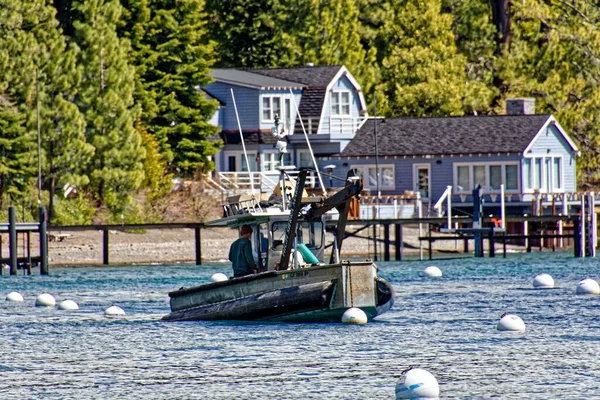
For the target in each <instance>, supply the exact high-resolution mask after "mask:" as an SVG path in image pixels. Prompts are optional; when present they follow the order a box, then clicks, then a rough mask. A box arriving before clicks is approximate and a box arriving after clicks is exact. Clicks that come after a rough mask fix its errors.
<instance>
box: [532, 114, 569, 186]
mask: <svg viewBox="0 0 600 400" xmlns="http://www.w3.org/2000/svg"><path fill="white" fill-rule="evenodd" d="M526 156H560V157H562V159H563V164H562V165H563V178H564V190H565V191H567V192H574V191H575V190H576V189H577V183H576V181H575V180H576V173H575V171H576V159H575V154H574V153H573V150H572V149H571V146H570V145H569V143H568V142H567V141H566V140H565V138H564V136H563V135H562V134H561V133H560V131H559V130H558V128H557V127H556V126H555V125H554V124H550V125H548V127H546V128H544V130H543V131H542V132H541V134H540V135H539V136H538V137H537V138H536V139H535V140H534V142H533V143H532V144H531V147H530V151H529V152H528V153H527V154H526Z"/></svg>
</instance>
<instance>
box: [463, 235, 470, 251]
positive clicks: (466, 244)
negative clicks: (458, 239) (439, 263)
mask: <svg viewBox="0 0 600 400" xmlns="http://www.w3.org/2000/svg"><path fill="white" fill-rule="evenodd" d="M463 253H465V254H467V253H469V238H467V237H465V238H463Z"/></svg>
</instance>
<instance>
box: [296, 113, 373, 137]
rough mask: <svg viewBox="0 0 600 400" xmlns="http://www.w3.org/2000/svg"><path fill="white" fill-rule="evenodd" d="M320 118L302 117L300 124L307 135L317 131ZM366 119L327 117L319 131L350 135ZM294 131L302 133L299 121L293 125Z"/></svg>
mask: <svg viewBox="0 0 600 400" xmlns="http://www.w3.org/2000/svg"><path fill="white" fill-rule="evenodd" d="M320 120H321V119H320V118H319V117H306V118H304V117H303V118H302V124H303V125H304V129H305V130H306V133H307V134H309V135H311V134H316V133H319V122H320ZM366 120H367V118H364V117H350V116H340V117H329V119H325V120H324V123H323V126H322V127H321V131H320V132H329V133H330V134H332V133H337V134H349V135H351V134H354V133H355V132H356V131H357V130H358V128H360V127H361V125H362V124H363V123H364V122H365V121H366ZM294 133H302V128H301V127H300V124H299V123H298V124H296V126H295V127H294Z"/></svg>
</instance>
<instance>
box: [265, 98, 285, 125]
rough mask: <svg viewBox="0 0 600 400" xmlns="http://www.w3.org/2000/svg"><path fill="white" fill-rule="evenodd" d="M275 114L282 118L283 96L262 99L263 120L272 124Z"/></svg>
mask: <svg viewBox="0 0 600 400" xmlns="http://www.w3.org/2000/svg"><path fill="white" fill-rule="evenodd" d="M275 114H277V115H279V117H280V118H281V96H265V95H263V98H262V120H263V122H272V121H274V119H275Z"/></svg>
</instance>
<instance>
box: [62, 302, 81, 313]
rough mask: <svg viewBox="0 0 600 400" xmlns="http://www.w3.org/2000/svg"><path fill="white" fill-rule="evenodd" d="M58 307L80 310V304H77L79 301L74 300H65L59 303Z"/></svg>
mask: <svg viewBox="0 0 600 400" xmlns="http://www.w3.org/2000/svg"><path fill="white" fill-rule="evenodd" d="M58 309H59V310H68V311H71V310H79V305H77V303H75V302H74V301H73V300H63V301H61V302H60V303H58Z"/></svg>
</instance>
